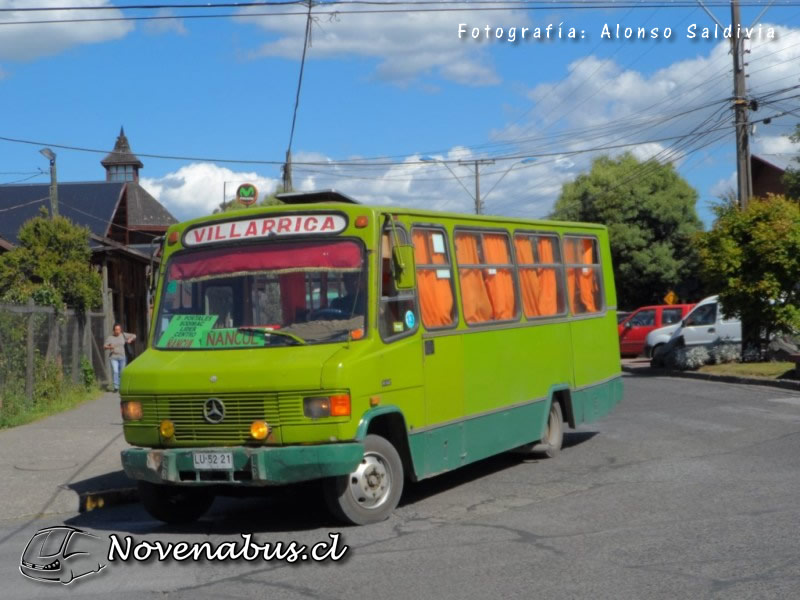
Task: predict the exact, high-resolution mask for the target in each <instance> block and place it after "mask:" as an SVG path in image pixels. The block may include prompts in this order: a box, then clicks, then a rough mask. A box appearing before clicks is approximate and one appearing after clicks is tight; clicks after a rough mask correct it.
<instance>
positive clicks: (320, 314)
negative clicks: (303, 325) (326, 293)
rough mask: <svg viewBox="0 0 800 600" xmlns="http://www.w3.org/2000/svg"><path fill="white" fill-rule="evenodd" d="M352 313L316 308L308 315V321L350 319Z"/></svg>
mask: <svg viewBox="0 0 800 600" xmlns="http://www.w3.org/2000/svg"><path fill="white" fill-rule="evenodd" d="M349 318H350V313H348V312H346V311H343V310H341V309H339V308H330V307H328V308H316V309H314V310H312V311H311V312H310V313H308V316H307V317H306V320H307V321H334V320H337V319H349Z"/></svg>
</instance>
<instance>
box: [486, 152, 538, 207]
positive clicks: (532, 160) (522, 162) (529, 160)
mask: <svg viewBox="0 0 800 600" xmlns="http://www.w3.org/2000/svg"><path fill="white" fill-rule="evenodd" d="M535 162H536V159H535V158H533V157H528V158H523V159H522V160H518V161H517V162H514V163H511V166H510V167H508V169H506V170H505V172H504V173H503V174H502V175H501V176H500V178H499V179H498V180H497V181H495V182H494V185H493V186H492V187H490V188H489V191H488V192H486V194H484V196H483V199H484V200H486V196H488V195H489V194H491V193H492V190H493V189H494V188H496V187H497V184H498V183H500V182H501V181H503V178H504V177H505V176H506V175H508V174H509V173H510V172H511V170H512V169H513V168H514V167H516V166H517V165H529V164H531V163H535Z"/></svg>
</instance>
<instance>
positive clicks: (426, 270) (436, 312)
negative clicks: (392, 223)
mask: <svg viewBox="0 0 800 600" xmlns="http://www.w3.org/2000/svg"><path fill="white" fill-rule="evenodd" d="M412 242H413V244H414V262H415V266H416V275H417V295H418V297H419V303H420V316H421V319H422V326H423V328H424V332H423V335H422V348H421V352H422V361H423V381H424V386H425V415H426V425H427V427H428V428H429V429H428V434H427V436H426V437H427V440H426V462H427V463H428V464H426V471H427V472H428V473H436V472H440V471H444V470H447V469H452V468H455V467H457V466H459V465H460V464H461V463H462V459H463V458H464V433H463V424H462V423H460V422H459V423H454V422H455V421H458V420H460V419H462V418H463V416H464V372H463V364H464V360H463V358H464V357H463V346H462V342H463V336H461V335H459V334H458V333H457V332H456V331H455V327H456V325H457V314H458V311H457V310H456V303H455V293H454V289H453V273H452V267H451V264H452V262H451V260H450V256H449V252H448V244H447V232H446V231H445V230H444V229H439V228H437V227H415V228H414V229H413V231H412Z"/></svg>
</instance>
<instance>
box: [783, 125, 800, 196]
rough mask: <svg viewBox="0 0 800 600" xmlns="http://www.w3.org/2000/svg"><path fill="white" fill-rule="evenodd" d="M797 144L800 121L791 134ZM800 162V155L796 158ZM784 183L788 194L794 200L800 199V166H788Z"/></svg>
mask: <svg viewBox="0 0 800 600" xmlns="http://www.w3.org/2000/svg"><path fill="white" fill-rule="evenodd" d="M789 139H790V140H792V141H793V142H794V143H795V144H800V123H798V124H797V126H796V127H795V130H794V133H793V134H791V135H790V136H789ZM794 160H795V162H797V163H800V157H799V158H795V159H794ZM783 185H784V187H785V188H786V195H787V196H789V197H790V198H793V199H794V200H800V168H798V169H795V168H792V167H790V168H788V169H786V172H785V173H784V174H783Z"/></svg>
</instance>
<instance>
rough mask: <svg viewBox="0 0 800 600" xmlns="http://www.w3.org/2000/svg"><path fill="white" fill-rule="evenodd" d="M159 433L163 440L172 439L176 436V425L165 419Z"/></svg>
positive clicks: (159, 427)
mask: <svg viewBox="0 0 800 600" xmlns="http://www.w3.org/2000/svg"><path fill="white" fill-rule="evenodd" d="M158 433H160V434H161V437H163V438H171V437H172V436H173V435H175V424H174V423H173V422H172V421H170V420H168V419H164V420H163V421H161V425H159V426H158Z"/></svg>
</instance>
